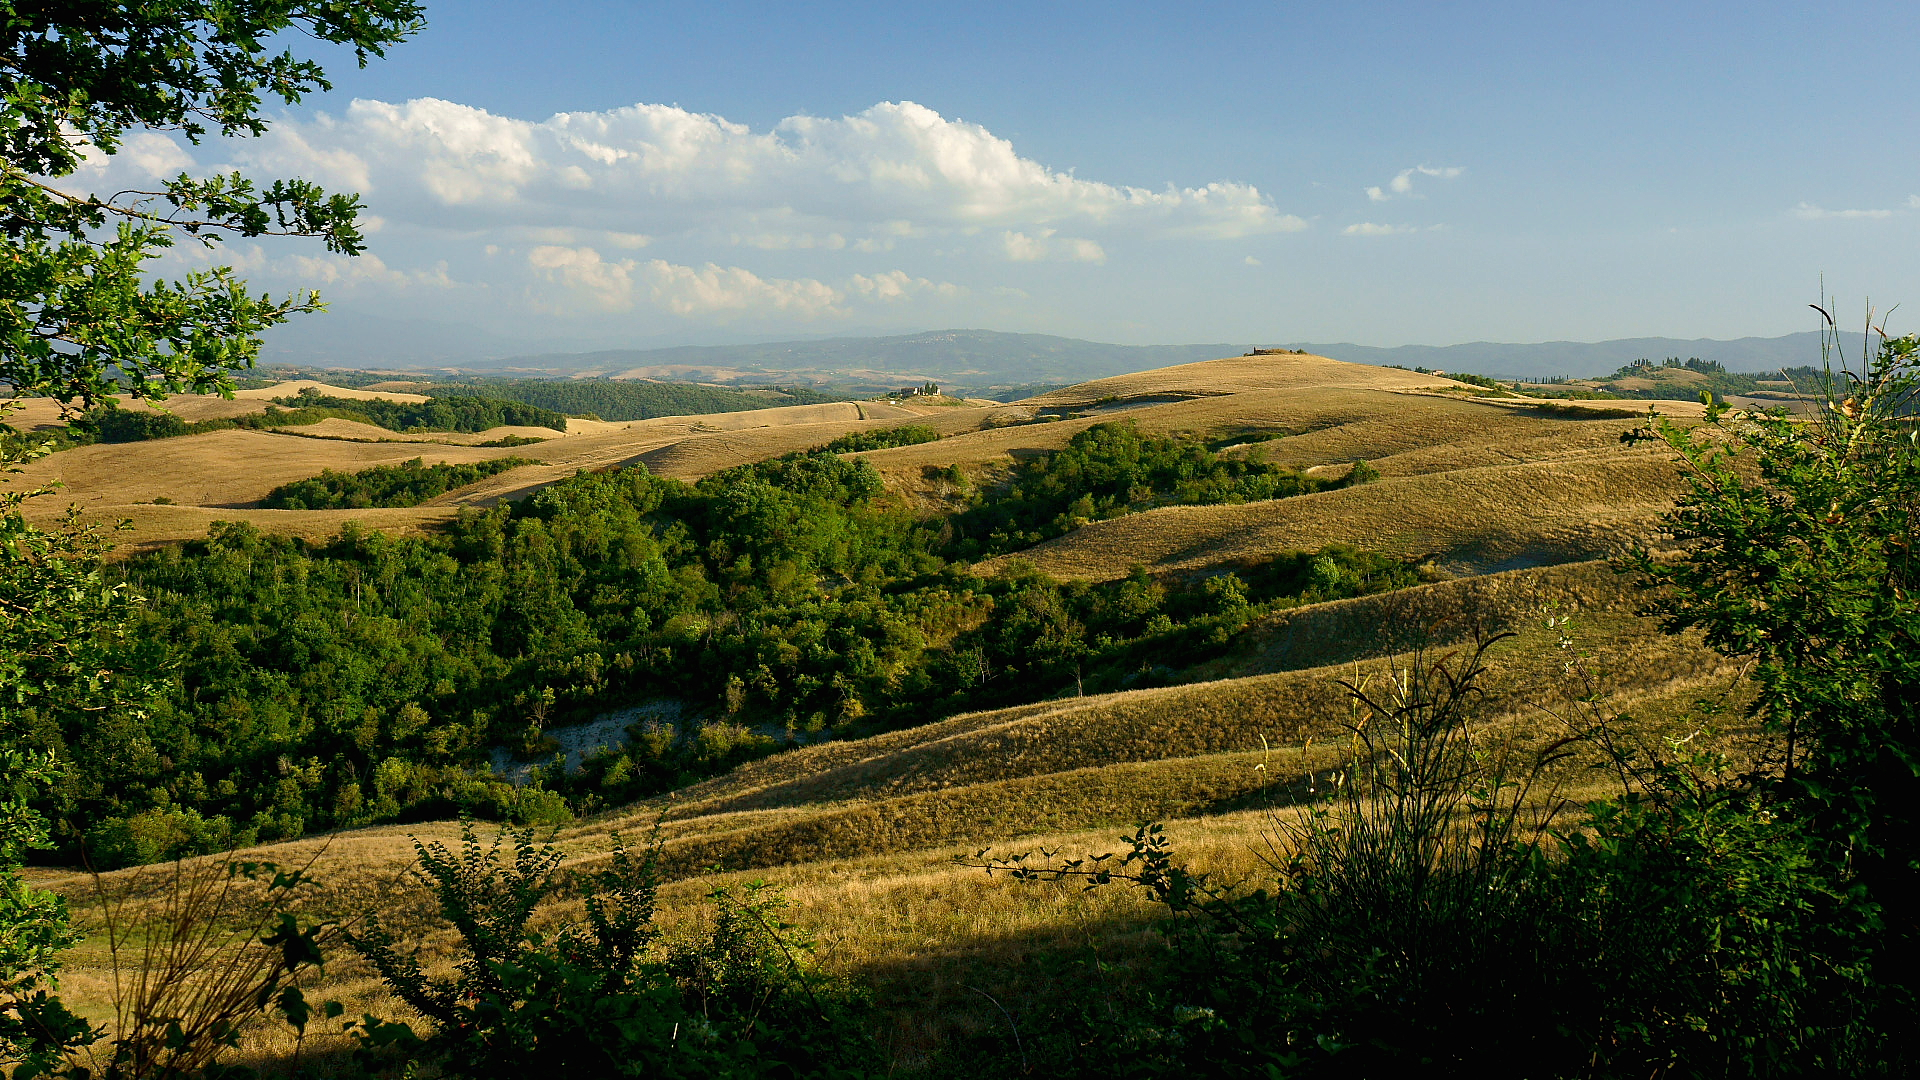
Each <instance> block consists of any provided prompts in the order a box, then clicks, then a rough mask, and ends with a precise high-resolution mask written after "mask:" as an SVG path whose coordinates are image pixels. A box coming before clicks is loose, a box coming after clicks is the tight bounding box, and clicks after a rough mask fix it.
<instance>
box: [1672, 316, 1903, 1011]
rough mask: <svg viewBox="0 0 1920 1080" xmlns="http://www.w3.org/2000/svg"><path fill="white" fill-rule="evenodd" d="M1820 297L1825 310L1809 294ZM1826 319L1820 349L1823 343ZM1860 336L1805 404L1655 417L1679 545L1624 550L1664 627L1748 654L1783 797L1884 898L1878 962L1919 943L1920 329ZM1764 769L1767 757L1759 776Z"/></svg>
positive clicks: (1842, 864) (1896, 958)
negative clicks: (1690, 631)
mask: <svg viewBox="0 0 1920 1080" xmlns="http://www.w3.org/2000/svg"><path fill="white" fill-rule="evenodd" d="M1822 314H1823V315H1824V314H1825V312H1824V311H1823V312H1822ZM1828 324H1829V340H1828V343H1827V346H1828V350H1829V352H1828V355H1829V356H1831V350H1832V349H1833V348H1835V347H1836V346H1837V340H1835V339H1834V338H1833V336H1832V333H1831V326H1832V323H1831V319H1829V320H1828ZM1874 333H1875V334H1877V335H1878V341H1877V343H1875V342H1874V341H1873V340H1872V339H1871V338H1870V339H1869V342H1868V345H1867V347H1865V348H1863V356H1862V358H1861V360H1860V368H1861V370H1859V371H1857V372H1856V371H1849V370H1847V368H1846V367H1845V365H1844V363H1843V364H1842V365H1841V367H1840V369H1839V370H1838V371H1834V370H1833V369H1832V368H1831V367H1829V369H1828V370H1829V374H1828V377H1827V378H1826V380H1825V390H1826V393H1825V395H1824V397H1825V401H1824V403H1823V405H1822V407H1821V408H1820V409H1819V410H1818V412H1817V413H1815V414H1814V415H1812V416H1810V417H1793V416H1789V415H1788V414H1786V413H1784V412H1771V413H1763V414H1740V415H1735V416H1727V417H1725V418H1724V419H1723V418H1722V413H1723V412H1724V410H1717V409H1716V410H1713V411H1712V412H1711V413H1710V418H1711V419H1712V420H1713V421H1715V422H1713V423H1710V424H1706V425H1701V426H1698V427H1695V428H1691V429H1688V428H1681V427H1678V426H1676V425H1673V424H1667V423H1663V424H1660V425H1658V427H1657V433H1658V435H1659V437H1661V438H1663V439H1664V440H1665V441H1666V442H1668V443H1669V444H1670V445H1672V446H1673V447H1674V449H1676V450H1678V451H1679V452H1680V454H1681V457H1682V460H1683V461H1684V463H1685V466H1686V468H1687V471H1688V473H1689V479H1690V484H1691V490H1690V492H1689V493H1688V494H1687V495H1686V496H1685V497H1684V498H1682V499H1681V500H1680V505H1679V506H1678V508H1677V509H1676V510H1675V511H1674V512H1673V513H1672V514H1671V515H1670V516H1669V518H1668V525H1669V528H1671V530H1672V531H1673V533H1674V534H1675V536H1676V537H1677V538H1678V539H1679V540H1680V541H1681V542H1682V544H1683V545H1684V546H1685V548H1686V550H1687V555H1686V557H1685V558H1684V559H1681V560H1678V561H1673V562H1667V561H1662V560H1658V559H1655V558H1654V557H1652V556H1650V555H1642V556H1640V557H1639V558H1638V559H1637V566H1638V568H1639V569H1640V570H1641V571H1642V572H1643V573H1645V574H1646V575H1648V576H1649V577H1651V578H1652V579H1653V580H1654V581H1656V582H1658V583H1661V584H1663V585H1665V586H1667V587H1668V588H1667V589H1666V591H1665V592H1663V593H1662V594H1661V597H1660V599H1658V600H1657V601H1656V603H1655V607H1656V609H1657V610H1658V611H1660V612H1661V613H1663V614H1664V615H1665V616H1666V619H1667V623H1668V626H1669V628H1670V629H1674V630H1679V629H1685V628H1698V629H1699V630H1700V631H1702V632H1703V633H1704V634H1705V636H1706V639H1707V641H1708V643H1709V644H1711V645H1713V646H1714V647H1715V648H1717V649H1719V650H1720V651H1722V652H1724V653H1727V654H1728V655H1730V656H1736V657H1748V658H1751V659H1752V660H1753V662H1754V678H1755V680H1756V681H1757V683H1758V684H1759V688H1760V693H1759V696H1758V699H1757V701H1756V702H1755V705H1754V712H1755V714H1756V716H1757V718H1758V719H1759V720H1760V721H1761V722H1762V723H1763V724H1764V725H1765V726H1766V728H1767V729H1768V730H1770V731H1771V732H1773V733H1775V734H1776V735H1777V736H1778V737H1779V738H1778V746H1779V748H1780V749H1779V751H1778V759H1777V760H1775V761H1773V762H1768V763H1765V764H1767V765H1769V766H1772V767H1773V770H1772V773H1773V774H1774V775H1777V776H1778V778H1779V779H1778V784H1779V790H1780V794H1781V795H1782V797H1783V798H1784V800H1785V802H1786V805H1787V807H1788V808H1789V809H1790V810H1791V811H1792V812H1793V813H1795V814H1796V815H1797V816H1802V817H1804V818H1806V819H1807V821H1808V822H1809V824H1810V825H1811V827H1812V829H1813V830H1814V832H1815V834H1816V835H1817V836H1819V837H1821V838H1823V840H1824V842H1825V844H1826V845H1827V850H1828V853H1829V857H1830V858H1831V859H1832V860H1833V863H1834V865H1835V866H1836V868H1837V870H1838V871H1839V872H1840V873H1841V874H1842V875H1844V876H1847V877H1851V878H1853V879H1854V880H1857V881H1858V882H1859V883H1860V884H1861V885H1863V886H1864V887H1865V888H1866V890H1867V892H1868V894H1869V895H1870V896H1871V897H1872V899H1873V900H1874V901H1875V902H1877V903H1878V904H1879V905H1880V906H1881V909H1882V911H1883V913H1884V917H1885V919H1886V921H1887V924H1888V930H1889V931H1890V933H1889V934H1888V935H1887V944H1886V948H1887V949H1888V950H1889V952H1888V953H1887V954H1886V959H1887V961H1888V962H1887V963H1885V964H1884V965H1883V966H1882V967H1881V970H1882V971H1883V972H1884V973H1885V974H1886V975H1888V976H1891V977H1892V978H1894V979H1896V980H1898V981H1901V982H1903V983H1907V984H1908V985H1909V986H1910V985H1911V984H1912V980H1913V976H1912V975H1910V974H1908V973H1909V972H1911V971H1912V970H1913V967H1912V961H1913V960H1914V958H1915V955H1916V944H1920V893H1917V892H1916V887H1917V886H1920V836H1917V835H1916V833H1915V828H1916V826H1920V595H1916V591H1915V590H1916V586H1917V585H1920V561H1916V557H1915V551H1914V545H1915V537H1916V535H1920V424H1917V423H1916V417H1917V416H1920V412H1917V408H1916V407H1917V406H1920V340H1917V339H1916V338H1915V337H1913V336H1911V335H1910V336H1907V337H1897V338H1896V337H1887V336H1886V335H1885V334H1884V333H1880V332H1878V331H1877V330H1876V331H1874ZM1764 775H1768V774H1767V773H1765V772H1763V776H1764Z"/></svg>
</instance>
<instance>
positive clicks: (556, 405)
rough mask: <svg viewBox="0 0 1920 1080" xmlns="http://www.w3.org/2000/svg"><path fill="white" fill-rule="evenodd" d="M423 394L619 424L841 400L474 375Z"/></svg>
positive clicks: (791, 389)
mask: <svg viewBox="0 0 1920 1080" xmlns="http://www.w3.org/2000/svg"><path fill="white" fill-rule="evenodd" d="M424 392H425V393H427V394H430V395H432V396H434V397H435V398H441V397H452V396H456V395H464V394H481V395H484V396H487V397H492V398H501V399H505V400H508V401H519V402H524V403H526V404H528V405H535V406H539V407H540V408H543V409H551V410H553V411H554V412H557V413H565V414H566V415H568V416H591V417H593V418H595V419H599V420H614V421H622V422H624V421H629V420H651V419H653V418H655V417H659V416H698V415H704V414H707V413H726V412H748V411H750V410H753V409H772V408H778V407H780V406H783V405H818V404H822V403H825V402H829V401H837V400H839V399H838V398H833V397H829V396H827V395H825V394H821V393H817V392H815V391H813V390H808V389H806V388H805V387H799V386H783V387H769V388H767V389H766V390H731V389H726V388H723V387H717V386H700V385H697V384H694V383H667V382H644V381H641V380H638V379H475V380H473V381H471V382H469V383H462V384H459V385H456V386H445V387H442V386H430V387H426V388H424Z"/></svg>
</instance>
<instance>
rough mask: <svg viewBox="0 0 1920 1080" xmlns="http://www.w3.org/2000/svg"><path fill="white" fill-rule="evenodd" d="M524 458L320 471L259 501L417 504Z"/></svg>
mask: <svg viewBox="0 0 1920 1080" xmlns="http://www.w3.org/2000/svg"><path fill="white" fill-rule="evenodd" d="M531 464H533V462H532V461H530V460H528V459H526V458H513V457H510V458H494V459H493V460H491V461H480V462H475V463H472V464H467V465H456V464H449V463H446V462H439V463H436V464H433V465H427V464H424V459H422V458H414V459H413V460H411V461H405V462H401V463H400V464H398V465H375V466H374V467H373V468H370V469H362V470H360V471H359V472H356V473H343V472H335V471H333V470H332V469H327V470H325V471H323V472H322V473H321V474H320V475H319V476H316V477H312V478H311V479H307V480H296V481H294V482H293V483H291V484H282V485H281V486H279V487H277V488H274V489H273V490H272V491H269V492H267V497H266V498H265V499H263V500H261V503H260V505H262V506H265V507H269V508H272V509H275V510H358V509H362V508H364V507H373V506H418V505H420V504H421V503H423V502H425V501H427V500H428V499H431V498H434V497H436V496H439V495H444V494H446V493H447V492H449V491H452V490H453V489H455V488H461V487H465V486H467V485H468V484H473V483H478V482H479V481H481V480H484V479H486V478H487V477H489V476H497V475H499V474H500V473H503V472H506V471H507V470H508V469H517V468H519V467H520V466H522V465H531Z"/></svg>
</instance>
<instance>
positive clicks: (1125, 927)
mask: <svg viewBox="0 0 1920 1080" xmlns="http://www.w3.org/2000/svg"><path fill="white" fill-rule="evenodd" d="M1019 887H1021V888H1032V889H1036V890H1038V889H1042V888H1048V889H1060V891H1062V893H1063V895H1062V896H1061V897H1060V899H1059V902H1058V904H1057V910H1058V911H1059V912H1060V918H1059V920H1058V921H1057V922H1055V923H1052V924H1050V925H1048V926H1046V927H1043V928H1037V929H1033V930H1029V931H1025V932H1021V933H1013V934H988V935H975V936H967V937H952V936H946V937H942V938H941V939H939V940H938V941H929V942H928V943H927V944H926V946H925V947H924V948H921V949H918V950H915V951H913V952H912V953H911V954H910V955H905V956H899V957H897V958H890V959H887V960H883V961H880V962H878V963H874V964H871V965H865V966H863V967H861V969H860V970H859V971H858V972H857V975H858V976H859V977H860V978H861V979H863V980H864V981H866V982H867V984H868V985H869V986H871V987H872V988H873V1000H874V1005H875V1007H876V1012H877V1016H876V1018H875V1029H874V1033H873V1034H874V1038H875V1041H876V1042H877V1043H878V1044H879V1045H880V1047H881V1050H882V1052H883V1053H884V1054H885V1055H886V1057H887V1060H888V1062H889V1064H890V1070H889V1071H890V1072H891V1073H895V1074H904V1075H909V1076H912V1075H919V1076H930V1077H948V1076H951V1077H968V1078H970V1080H972V1078H978V1077H983V1076H1028V1075H1033V1076H1041V1075H1045V1076H1059V1075H1073V1073H1074V1070H1073V1063H1074V1061H1075V1060H1076V1059H1077V1058H1078V1056H1079V1047H1078V1046H1077V1045H1076V1035H1077V1033H1078V1031H1079V1030H1080V1027H1081V1025H1079V1024H1076V1023H1075V1022H1074V1021H1075V1019H1076V1018H1077V1017H1079V1016H1080V1015H1082V1014H1083V1013H1085V1012H1092V1013H1095V1014H1099V1015H1104V1014H1106V1013H1109V1012H1111V1013H1114V1014H1116V1015H1117V1014H1119V1013H1122V1012H1124V1011H1126V1010H1129V1009H1132V1008H1136V1007H1138V1006H1139V1005H1140V1003H1141V1002H1142V999H1143V998H1144V996H1145V994H1146V992H1147V990H1148V989H1149V988H1150V987H1151V986H1152V984H1153V983H1154V982H1155V981H1156V980H1157V979H1158V978H1160V977H1161V972H1162V971H1163V970H1164V963H1165V960H1166V956H1167V946H1166V942H1165V939H1164V938H1163V937H1162V935H1161V934H1160V933H1159V932H1157V931H1156V930H1155V929H1154V911H1153V910H1152V909H1150V908H1149V907H1148V906H1147V905H1146V904H1144V903H1142V904H1141V905H1139V908H1138V911H1137V913H1136V914H1132V915H1117V914H1112V913H1108V914H1105V915H1088V914H1086V913H1084V912H1078V913H1077V912H1076V911H1075V910H1074V909H1075V908H1076V906H1081V905H1079V902H1078V897H1079V895H1080V894H1081V893H1082V890H1081V889H1080V887H1079V886H1074V885H1068V886H1066V887H1064V889H1061V887H1059V886H1043V885H1039V884H1029V885H1023V886H1019ZM1101 906H1102V907H1111V905H1110V904H1103V905H1101Z"/></svg>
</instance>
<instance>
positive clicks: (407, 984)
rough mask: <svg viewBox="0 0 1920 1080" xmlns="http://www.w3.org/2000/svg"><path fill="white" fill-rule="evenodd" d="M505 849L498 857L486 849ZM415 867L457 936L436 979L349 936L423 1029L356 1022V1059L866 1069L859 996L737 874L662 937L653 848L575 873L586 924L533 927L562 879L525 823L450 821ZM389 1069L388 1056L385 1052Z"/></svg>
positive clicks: (495, 1068) (527, 1065)
mask: <svg viewBox="0 0 1920 1080" xmlns="http://www.w3.org/2000/svg"><path fill="white" fill-rule="evenodd" d="M503 841H504V842H506V843H507V845H508V848H509V850H508V851H506V852H505V853H504V856H505V857H504V858H503V852H502V843H503ZM414 847H415V850H416V851H418V853H419V858H420V861H419V863H418V871H419V873H420V874H421V876H422V877H423V878H424V879H425V880H426V882H427V884H428V885H429V886H430V887H431V889H432V890H433V893H434V896H435V898H436V899H437V900H438V901H439V905H440V912H441V915H442V917H443V918H445V919H446V921H447V922H448V924H450V925H451V926H452V927H453V928H454V929H455V930H457V931H458V932H459V935H460V946H459V948H460V954H461V958H460V959H459V961H458V962H457V963H456V964H455V966H454V975H453V977H452V978H449V979H437V978H432V977H430V976H428V975H427V974H426V972H425V970H424V969H423V968H422V967H421V966H420V963H419V961H418V959H416V958H415V956H414V955H413V954H412V953H411V952H403V951H402V950H401V949H400V948H399V947H398V945H399V943H398V941H396V939H395V938H394V937H393V936H392V935H391V934H390V933H388V932H387V931H386V930H385V929H384V928H383V927H381V926H380V924H379V921H378V920H377V919H370V920H369V923H368V929H367V930H366V932H365V933H363V934H358V935H349V941H350V942H351V943H352V944H353V946H354V947H355V949H356V950H358V951H359V952H360V954H361V955H362V956H363V957H365V958H366V959H367V960H368V961H369V962H370V963H371V964H372V965H373V967H374V969H375V970H376V971H378V972H379V974H380V976H381V978H382V979H383V980H384V981H385V982H386V984H387V986H388V987H389V989H391V990H392V991H393V992H394V993H395V994H396V995H397V996H398V997H399V998H400V999H401V1000H402V1001H404V1002H406V1003H407V1005H409V1006H410V1007H412V1008H413V1009H414V1010H415V1011H416V1012H418V1013H419V1014H420V1015H421V1016H424V1017H426V1018H427V1020H428V1021H429V1022H430V1023H431V1024H432V1025H433V1028H432V1030H431V1031H430V1032H428V1033H427V1034H426V1035H424V1036H420V1035H416V1034H415V1033H414V1032H413V1031H412V1030H411V1028H410V1027H408V1026H406V1025H402V1024H395V1023H377V1022H372V1021H369V1024H368V1025H367V1027H366V1029H365V1039H364V1042H363V1052H362V1054H361V1058H362V1061H363V1063H366V1064H379V1063H381V1062H382V1060H383V1058H382V1054H381V1048H382V1047H385V1048H389V1049H388V1051H387V1059H388V1060H390V1059H391V1058H392V1057H393V1056H394V1053H395V1051H397V1052H398V1056H400V1057H402V1058H403V1059H404V1066H405V1068H406V1069H409V1070H411V1069H413V1068H417V1067H418V1066H419V1065H422V1064H429V1063H430V1064H431V1065H433V1066H434V1067H435V1068H437V1069H438V1070H439V1071H440V1075H443V1076H449V1077H466V1078H472V1080H487V1078H494V1077H499V1078H503V1080H504V1078H508V1077H512V1078H519V1077H524V1076H528V1075H531V1074H534V1073H551V1074H553V1075H559V1076H593V1077H619V1076H645V1077H687V1078H693V1077H703V1078H704V1077H762V1076H791V1077H845V1078H853V1077H858V1076H864V1075H869V1074H873V1073H875V1072H876V1071H877V1070H875V1069H874V1066H876V1065H877V1056H876V1054H875V1053H874V1050H873V1047H872V1046H871V1044H870V1043H869V1042H868V1041H867V1039H866V1036H865V1034H864V1032H863V1031H862V1030H861V1027H860V1021H861V1019H862V1017H863V1014H864V1009H865V1003H864V1000H863V999H862V998H861V996H860V995H859V994H858V993H857V992H855V991H853V990H852V989H851V988H850V987H848V986H846V985H844V984H842V983H840V982H838V981H836V980H833V979H831V978H829V977H827V976H825V975H823V974H821V973H820V972H819V971H818V970H817V969H815V968H814V967H813V966H811V965H810V964H809V963H808V962H807V953H808V949H809V947H810V943H809V941H808V939H807V938H806V937H805V936H804V935H802V934H800V933H799V932H797V931H796V930H795V929H794V928H793V927H791V926H789V925H787V924H785V923H783V922H781V921H780V920H779V918H778V915H779V912H780V909H781V908H782V907H783V906H784V901H783V900H782V899H781V898H780V896H779V894H778V893H777V892H776V891H774V890H772V889H770V888H769V887H767V886H765V885H764V884H761V883H758V882H755V883H751V884H748V885H746V886H745V887H744V888H742V889H741V890H739V891H736V890H733V889H728V888H721V889H718V890H715V891H714V892H713V893H710V894H709V896H708V899H709V900H710V901H711V902H712V905H713V907H712V917H711V922H710V923H709V925H708V926H707V927H706V928H705V929H704V930H702V931H701V932H698V933H696V934H693V935H689V936H687V937H683V938H682V939H680V940H678V941H672V942H667V941H663V940H662V938H661V934H660V930H659V928H658V927H657V926H656V925H655V923H654V911H655V903H656V897H657V893H658V890H659V887H660V878H659V873H658V857H659V847H658V842H657V840H656V842H655V843H654V844H653V845H651V846H649V847H648V848H647V849H646V851H645V852H644V854H642V855H640V856H638V857H636V855H635V854H634V853H633V852H631V851H629V850H628V849H627V848H626V847H625V846H624V845H622V844H621V843H620V841H619V838H618V837H616V838H615V847H614V851H613V856H612V859H611V860H610V862H609V864H608V866H607V868H606V869H604V870H601V871H598V872H594V873H591V874H586V875H578V876H575V877H574V878H573V879H572V880H571V881H567V882H565V883H564V884H565V887H566V888H567V889H568V891H570V892H572V893H574V894H576V895H581V896H584V897H585V900H586V919H585V920H584V922H582V923H577V924H573V925H569V926H565V927H563V928H561V929H559V930H558V931H555V932H551V933H549V932H543V931H540V930H538V929H536V928H535V926H534V922H533V916H534V913H535V910H536V908H537V907H538V906H539V905H540V904H541V902H542V901H543V900H545V899H547V898H548V897H550V896H552V895H553V894H554V893H555V892H556V890H557V889H559V888H560V887H562V885H563V882H562V878H561V875H560V873H559V871H560V852H559V851H558V850H556V849H555V848H553V847H552V846H550V845H540V846H536V845H535V844H534V843H533V839H532V833H531V831H527V832H519V833H513V832H505V833H502V834H499V835H496V836H495V837H494V839H493V841H492V843H491V844H490V845H483V844H482V843H481V841H480V839H479V838H478V836H477V835H476V834H475V831H474V828H473V825H472V822H471V821H467V822H463V823H462V827H461V834H460V843H459V847H458V850H457V851H456V850H449V849H448V848H447V847H446V846H445V845H442V844H439V843H433V844H422V843H420V842H418V841H415V844H414ZM396 1064H400V1063H396Z"/></svg>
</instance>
